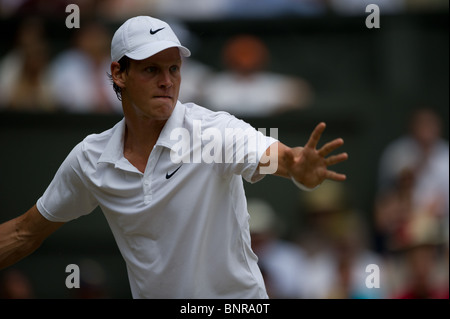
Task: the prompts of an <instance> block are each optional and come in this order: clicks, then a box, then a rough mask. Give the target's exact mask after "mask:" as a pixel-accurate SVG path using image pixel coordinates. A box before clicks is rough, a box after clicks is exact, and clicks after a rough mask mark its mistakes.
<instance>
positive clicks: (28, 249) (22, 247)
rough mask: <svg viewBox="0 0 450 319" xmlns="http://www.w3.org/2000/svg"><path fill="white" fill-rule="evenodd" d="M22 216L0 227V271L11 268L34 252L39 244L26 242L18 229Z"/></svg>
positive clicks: (25, 238) (30, 241)
mask: <svg viewBox="0 0 450 319" xmlns="http://www.w3.org/2000/svg"><path fill="white" fill-rule="evenodd" d="M23 219H24V215H22V216H19V217H17V218H14V219H12V220H10V221H7V222H5V223H3V224H1V225H0V269H3V268H6V267H8V266H11V265H13V264H15V263H16V262H18V261H19V260H21V259H22V258H24V257H26V256H28V255H29V254H31V253H32V252H33V251H35V250H36V249H37V248H38V247H39V245H40V244H41V243H40V242H36V241H33V240H27V236H24V234H22V233H21V231H20V227H21V224H22V223H23V222H24V221H23Z"/></svg>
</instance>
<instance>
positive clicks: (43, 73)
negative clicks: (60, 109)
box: [0, 18, 54, 111]
mask: <svg viewBox="0 0 450 319" xmlns="http://www.w3.org/2000/svg"><path fill="white" fill-rule="evenodd" d="M48 61H49V48H48V43H47V39H46V36H45V30H44V25H43V22H42V21H41V20H40V19H39V18H26V19H24V20H23V21H22V22H21V24H20V25H19V28H18V31H17V34H16V37H15V44H14V48H13V49H12V50H11V51H10V52H9V53H7V54H6V55H5V56H4V57H3V58H2V60H1V61H0V108H1V107H3V108H8V109H12V110H20V111H40V110H45V111H49V110H53V109H54V104H53V99H52V95H51V90H50V83H49V79H48V74H47V67H48Z"/></svg>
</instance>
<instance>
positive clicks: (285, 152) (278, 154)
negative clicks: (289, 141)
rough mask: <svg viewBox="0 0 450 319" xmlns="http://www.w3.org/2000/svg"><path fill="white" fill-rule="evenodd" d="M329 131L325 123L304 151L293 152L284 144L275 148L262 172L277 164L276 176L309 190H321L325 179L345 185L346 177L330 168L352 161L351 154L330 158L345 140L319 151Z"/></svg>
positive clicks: (264, 161)
mask: <svg viewBox="0 0 450 319" xmlns="http://www.w3.org/2000/svg"><path fill="white" fill-rule="evenodd" d="M325 127H326V125H325V123H323V122H322V123H319V124H318V125H317V126H316V128H315V129H314V131H313V132H312V133H311V136H310V138H309V140H308V142H307V143H306V144H305V146H303V147H293V148H291V147H288V146H286V145H284V144H283V143H281V142H276V143H274V144H272V145H271V146H270V147H269V148H268V149H267V151H266V154H265V155H264V156H263V157H262V158H261V160H260V163H259V169H260V171H263V168H264V167H268V166H269V165H273V164H274V161H276V170H273V171H274V173H273V174H274V175H278V176H282V177H286V178H291V179H294V180H295V181H296V182H297V183H300V184H302V185H303V186H305V187H306V188H309V189H312V188H314V187H317V186H318V185H320V184H321V183H322V182H323V181H324V180H325V179H330V180H334V181H344V180H345V179H346V175H345V174H342V173H337V172H334V171H332V170H329V169H328V167H329V166H332V165H335V164H337V163H340V162H343V161H345V160H347V159H348V154H347V153H345V152H344V153H340V154H337V155H330V154H331V153H332V152H333V151H335V150H336V149H338V148H339V147H341V146H342V145H343V144H344V140H343V139H342V138H337V139H334V140H332V141H331V142H328V143H326V144H325V145H323V146H322V147H321V148H319V149H317V145H318V143H319V140H320V137H321V135H322V133H323V131H324V130H325ZM329 155H330V156H329Z"/></svg>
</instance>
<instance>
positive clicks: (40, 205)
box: [36, 143, 98, 222]
mask: <svg viewBox="0 0 450 319" xmlns="http://www.w3.org/2000/svg"><path fill="white" fill-rule="evenodd" d="M82 145H83V144H82V143H80V144H78V145H77V146H76V147H75V148H74V149H73V150H72V151H71V152H70V153H69V155H68V156H67V157H66V159H65V160H64V162H63V163H62V164H61V166H60V167H59V169H58V171H57V172H56V174H55V176H54V177H53V180H52V181H51V182H50V184H49V186H48V187H47V189H46V190H45V192H44V194H43V195H42V197H41V198H39V199H38V201H37V203H36V205H37V209H38V210H39V212H40V213H41V214H42V216H44V217H45V218H46V219H48V220H50V221H54V222H67V221H70V220H73V219H76V218H78V217H80V216H83V215H87V214H89V213H90V212H92V211H93V210H94V209H95V208H96V207H97V205H98V203H97V200H96V199H95V198H94V196H93V195H92V193H91V192H90V190H89V188H88V187H87V184H86V182H85V181H84V179H83V170H82V166H83V153H82Z"/></svg>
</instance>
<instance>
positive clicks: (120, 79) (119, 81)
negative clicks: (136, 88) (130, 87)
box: [111, 62, 126, 89]
mask: <svg viewBox="0 0 450 319" xmlns="http://www.w3.org/2000/svg"><path fill="white" fill-rule="evenodd" d="M111 78H112V80H113V81H114V83H115V84H116V85H117V86H118V87H120V88H122V89H123V88H124V87H125V80H126V72H123V71H122V72H121V71H120V64H119V62H112V63H111Z"/></svg>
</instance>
